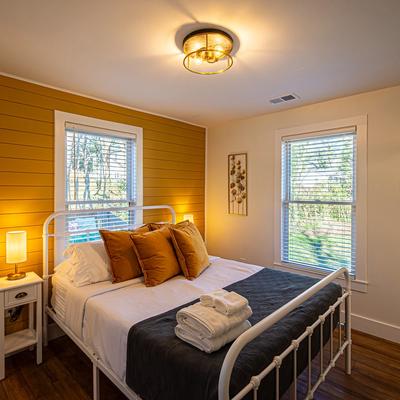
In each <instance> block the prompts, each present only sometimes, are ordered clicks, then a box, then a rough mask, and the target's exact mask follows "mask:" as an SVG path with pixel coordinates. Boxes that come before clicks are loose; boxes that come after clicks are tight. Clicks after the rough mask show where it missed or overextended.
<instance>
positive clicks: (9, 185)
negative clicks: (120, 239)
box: [0, 75, 205, 275]
mask: <svg viewBox="0 0 400 400" xmlns="http://www.w3.org/2000/svg"><path fill="white" fill-rule="evenodd" d="M54 110H59V111H64V112H70V113H75V114H81V115H85V116H89V117H94V118H100V119H105V120H109V121H115V122H120V123H124V124H131V125H135V126H140V127H142V128H143V132H144V140H143V156H144V166H143V168H144V169H143V176H144V203H145V204H160V203H164V204H171V205H173V206H174V208H175V209H176V211H177V214H178V220H181V219H182V218H183V214H184V213H193V215H194V218H195V222H196V224H197V226H198V227H199V229H200V231H201V232H202V233H204V164H205V130H204V129H203V128H201V127H198V126H194V125H190V124H187V123H184V122H180V121H175V120H171V119H168V118H165V117H160V116H155V115H151V114H147V113H144V112H141V111H135V110H130V109H127V108H124V107H120V106H116V105H112V104H108V103H104V102H101V101H97V100H92V99H90V98H86V97H82V96H78V95H73V94H70V93H66V92H62V91H59V90H54V89H50V88H46V87H42V86H39V85H35V84H32V83H28V82H24V81H20V80H16V79H12V78H9V77H5V76H1V75H0V275H4V274H5V273H8V272H10V271H11V270H12V266H9V265H6V264H5V233H6V232H7V231H8V230H13V229H25V230H27V232H28V260H27V262H26V263H23V264H22V265H21V267H20V268H21V270H35V271H37V272H39V273H41V262H42V253H41V234H42V224H43V221H44V220H45V218H46V217H47V216H48V215H49V214H50V213H51V212H52V211H53V208H54V174H53V171H54ZM165 216H166V214H165V213H159V212H152V213H147V214H146V216H145V219H146V221H148V220H152V221H155V220H160V219H162V218H165ZM50 256H51V254H50Z"/></svg>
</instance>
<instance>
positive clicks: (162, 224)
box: [148, 221, 189, 231]
mask: <svg viewBox="0 0 400 400" xmlns="http://www.w3.org/2000/svg"><path fill="white" fill-rule="evenodd" d="M188 223H189V221H182V222H179V223H178V224H176V225H174V224H171V223H169V222H150V223H149V224H148V225H149V227H150V230H151V231H156V230H157V229H161V228H165V227H167V228H175V227H176V226H183V225H187V224H188Z"/></svg>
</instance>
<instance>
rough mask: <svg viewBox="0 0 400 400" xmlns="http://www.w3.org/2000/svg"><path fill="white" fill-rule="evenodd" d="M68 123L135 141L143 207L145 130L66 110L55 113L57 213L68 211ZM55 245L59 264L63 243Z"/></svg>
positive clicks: (138, 217)
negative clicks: (66, 170) (66, 206)
mask: <svg viewBox="0 0 400 400" xmlns="http://www.w3.org/2000/svg"><path fill="white" fill-rule="evenodd" d="M66 123H70V124H77V125H86V126H88V127H92V128H94V129H95V130H96V131H98V132H100V133H101V130H104V134H107V135H110V131H115V136H116V137H122V138H127V139H129V138H132V136H134V137H135V140H136V158H135V159H136V186H137V187H136V194H137V199H136V205H137V206H142V205H143V128H141V127H138V126H133V125H127V124H121V123H119V122H113V121H107V120H103V119H98V118H92V117H86V116H84V115H79V114H71V113H67V112H63V111H58V110H55V111H54V130H55V143H54V210H55V211H64V210H65V202H66V199H65V161H66V159H65V155H66V152H65V145H66V133H65V129H66ZM136 220H137V222H138V224H141V223H142V221H143V212H142V211H137V212H136ZM55 228H56V231H57V230H58V229H62V227H61V226H60V225H59V223H56V227H55ZM57 242H58V244H56V245H55V246H54V251H55V253H54V256H55V260H56V262H59V261H60V260H61V256H60V255H61V254H62V251H63V250H64V249H63V247H64V243H61V241H57Z"/></svg>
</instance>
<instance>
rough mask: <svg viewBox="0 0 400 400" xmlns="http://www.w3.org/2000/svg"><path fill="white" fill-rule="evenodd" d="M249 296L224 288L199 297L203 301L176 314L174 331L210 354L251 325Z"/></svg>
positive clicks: (181, 337)
mask: <svg viewBox="0 0 400 400" xmlns="http://www.w3.org/2000/svg"><path fill="white" fill-rule="evenodd" d="M252 313H253V312H252V310H251V308H250V306H249V303H248V301H247V299H245V298H244V297H243V296H240V295H239V294H237V293H235V292H227V291H226V290H224V289H220V290H216V291H214V292H212V293H209V294H206V295H203V296H201V297H200V302H198V303H195V304H193V305H191V306H189V307H185V308H182V309H181V310H179V311H178V312H177V314H176V320H177V321H178V325H177V326H176V327H175V334H176V336H178V337H179V338H180V339H182V340H184V341H185V342H187V343H189V344H191V345H193V346H195V347H197V348H198V349H200V350H202V351H205V352H207V353H212V352H213V351H217V350H219V349H220V348H221V347H223V346H225V344H227V343H230V342H232V341H233V340H235V339H236V338H237V337H238V336H240V335H241V334H242V333H243V332H245V331H246V330H247V329H249V328H250V327H251V324H250V322H249V321H247V319H248V318H249V317H250V316H251V315H252Z"/></svg>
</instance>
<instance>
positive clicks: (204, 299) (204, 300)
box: [200, 289, 229, 307]
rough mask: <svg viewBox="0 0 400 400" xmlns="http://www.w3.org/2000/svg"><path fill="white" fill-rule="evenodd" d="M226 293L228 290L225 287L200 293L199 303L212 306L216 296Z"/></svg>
mask: <svg viewBox="0 0 400 400" xmlns="http://www.w3.org/2000/svg"><path fill="white" fill-rule="evenodd" d="M227 293H229V292H228V291H226V290H225V289H218V290H214V291H213V292H210V293H206V294H202V295H201V296H200V303H201V304H203V306H205V307H214V306H215V299H217V298H218V297H222V296H224V295H225V294H227Z"/></svg>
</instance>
